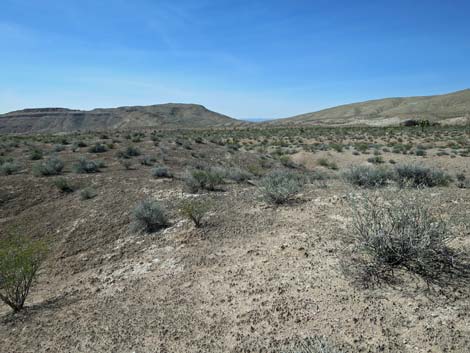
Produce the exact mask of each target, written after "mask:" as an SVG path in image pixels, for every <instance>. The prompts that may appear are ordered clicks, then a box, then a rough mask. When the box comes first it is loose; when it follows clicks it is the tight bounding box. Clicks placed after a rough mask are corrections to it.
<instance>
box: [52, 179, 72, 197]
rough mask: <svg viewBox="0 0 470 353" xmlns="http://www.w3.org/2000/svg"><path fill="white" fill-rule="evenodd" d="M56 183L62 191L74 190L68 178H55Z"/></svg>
mask: <svg viewBox="0 0 470 353" xmlns="http://www.w3.org/2000/svg"><path fill="white" fill-rule="evenodd" d="M54 185H55V186H56V187H57V188H58V189H59V190H60V191H61V192H66V193H69V192H73V191H74V187H73V186H72V185H71V184H70V183H69V182H68V180H67V179H65V178H63V177H61V178H57V179H55V180H54Z"/></svg>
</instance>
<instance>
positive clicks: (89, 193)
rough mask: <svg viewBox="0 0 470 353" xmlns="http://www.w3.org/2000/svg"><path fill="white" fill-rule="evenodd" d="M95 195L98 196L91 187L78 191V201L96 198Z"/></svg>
mask: <svg viewBox="0 0 470 353" xmlns="http://www.w3.org/2000/svg"><path fill="white" fill-rule="evenodd" d="M96 195H98V193H97V192H96V190H95V189H94V188H92V187H90V186H89V187H86V188H84V189H82V190H81V191H80V199H82V200H89V199H92V198H94V197H96Z"/></svg>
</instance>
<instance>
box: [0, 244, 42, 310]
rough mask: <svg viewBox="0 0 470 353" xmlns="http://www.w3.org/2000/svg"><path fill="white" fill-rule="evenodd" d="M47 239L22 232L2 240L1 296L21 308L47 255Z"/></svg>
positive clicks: (10, 304)
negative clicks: (38, 238)
mask: <svg viewBox="0 0 470 353" xmlns="http://www.w3.org/2000/svg"><path fill="white" fill-rule="evenodd" d="M47 251H48V247H47V244H46V242H44V241H40V240H32V239H30V238H27V237H24V236H18V235H9V236H7V237H6V238H3V239H1V240H0V299H1V300H2V301H3V302H4V303H5V304H7V305H8V306H10V307H11V308H12V309H13V311H14V312H18V311H20V310H21V309H22V308H23V306H24V303H25V301H26V298H27V296H28V294H29V291H30V289H31V286H32V285H33V283H34V280H35V279H36V276H37V272H38V270H39V268H40V266H41V264H42V262H43V261H44V259H45V257H46V255H47Z"/></svg>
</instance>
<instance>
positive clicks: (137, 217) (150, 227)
mask: <svg viewBox="0 0 470 353" xmlns="http://www.w3.org/2000/svg"><path fill="white" fill-rule="evenodd" d="M168 224H169V222H168V217H167V215H166V211H165V210H164V209H163V207H162V206H161V205H160V203H159V202H158V201H156V200H144V201H141V202H140V203H139V204H137V206H136V207H135V208H134V212H133V222H132V229H133V230H135V231H145V232H147V233H153V232H156V231H158V230H159V229H161V228H165V227H167V226H168Z"/></svg>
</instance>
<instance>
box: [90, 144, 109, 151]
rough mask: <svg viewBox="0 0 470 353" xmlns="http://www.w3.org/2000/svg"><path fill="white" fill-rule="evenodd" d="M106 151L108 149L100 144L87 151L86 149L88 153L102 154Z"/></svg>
mask: <svg viewBox="0 0 470 353" xmlns="http://www.w3.org/2000/svg"><path fill="white" fill-rule="evenodd" d="M107 150H108V148H107V147H106V146H105V145H103V144H101V143H95V144H94V145H93V146H91V147H90V148H89V149H88V152H90V153H104V152H106V151H107Z"/></svg>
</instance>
